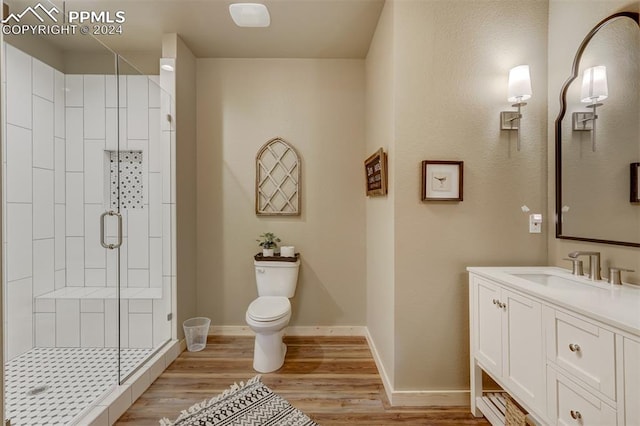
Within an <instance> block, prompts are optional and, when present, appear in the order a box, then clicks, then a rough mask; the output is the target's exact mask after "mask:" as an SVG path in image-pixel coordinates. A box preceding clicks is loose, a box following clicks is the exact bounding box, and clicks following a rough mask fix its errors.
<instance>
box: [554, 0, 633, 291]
mask: <svg viewBox="0 0 640 426" xmlns="http://www.w3.org/2000/svg"><path fill="white" fill-rule="evenodd" d="M588 4H589V7H583V5H582V4H580V3H578V2H575V1H569V0H551V1H550V3H549V47H548V56H549V85H548V90H549V94H548V96H549V99H550V100H551V101H550V102H549V108H548V110H549V112H548V129H549V132H548V135H549V138H548V156H549V161H548V163H549V172H548V178H549V191H548V206H549V208H548V213H547V214H548V216H549V217H553V215H554V209H555V172H554V167H555V156H554V146H555V133H554V131H555V130H554V129H555V128H554V123H555V119H556V116H557V115H558V110H559V105H558V102H557V101H556V99H557V97H558V94H559V93H560V89H561V87H562V84H563V83H564V81H565V80H566V79H567V77H568V75H569V72H570V70H571V64H572V62H573V58H574V56H575V53H576V50H577V48H578V46H579V45H580V43H581V42H582V40H583V38H584V36H585V35H586V34H587V33H588V32H589V31H590V30H591V29H592V28H593V27H594V26H595V25H596V24H597V23H598V22H599V21H601V20H602V19H604V18H606V17H607V16H609V15H611V14H612V13H615V12H618V11H622V10H627V11H635V12H637V11H638V10H639V9H640V2H638V1H628V0H627V1H616V0H606V1H604V0H603V1H589V2H588ZM567 22H571V25H570V26H569V25H567ZM598 201H599V200H597V199H596V200H595V202H598ZM547 235H548V241H549V247H548V262H549V264H551V265H558V266H561V267H564V268H568V267H569V264H568V262H566V261H564V260H562V259H563V258H564V257H566V255H567V253H569V252H570V251H573V250H595V251H599V252H601V255H602V267H603V268H602V269H603V275H605V276H606V275H608V270H607V268H608V267H609V266H621V267H626V268H630V269H634V270H635V271H636V272H634V273H629V274H626V277H627V278H626V280H627V281H629V282H634V283H640V256H639V255H638V248H630V247H621V246H613V245H607V244H594V243H587V242H579V241H570V240H561V239H556V238H555V228H553V227H549V228H548V229H547Z"/></svg>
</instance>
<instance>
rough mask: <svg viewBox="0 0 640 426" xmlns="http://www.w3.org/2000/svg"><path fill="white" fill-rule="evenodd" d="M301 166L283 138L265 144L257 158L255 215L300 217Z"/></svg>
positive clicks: (296, 155)
mask: <svg viewBox="0 0 640 426" xmlns="http://www.w3.org/2000/svg"><path fill="white" fill-rule="evenodd" d="M300 177H301V162H300V156H299V155H298V152H297V151H296V149H295V148H294V147H293V146H291V145H289V144H288V143H287V142H285V141H284V139H282V138H273V139H271V140H270V141H268V142H267V143H265V144H264V145H263V146H262V148H260V150H259V151H258V154H257V155H256V215H258V216H299V215H300Z"/></svg>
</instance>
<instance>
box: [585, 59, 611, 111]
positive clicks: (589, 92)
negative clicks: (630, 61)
mask: <svg viewBox="0 0 640 426" xmlns="http://www.w3.org/2000/svg"><path fill="white" fill-rule="evenodd" d="M608 97H609V87H608V86H607V67H605V66H604V65H598V66H597V67H591V68H588V69H586V70H584V74H583V75H582V92H581V95H580V100H581V101H582V102H583V103H595V102H600V101H604V100H605V99H607V98H608Z"/></svg>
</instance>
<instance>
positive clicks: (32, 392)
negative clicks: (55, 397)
mask: <svg viewBox="0 0 640 426" xmlns="http://www.w3.org/2000/svg"><path fill="white" fill-rule="evenodd" d="M47 389H49V386H47V385H41V386H36V387H35V388H31V389H29V390H28V391H27V392H26V394H27V396H35V395H40V394H41V393H42V392H44V391H46V390H47Z"/></svg>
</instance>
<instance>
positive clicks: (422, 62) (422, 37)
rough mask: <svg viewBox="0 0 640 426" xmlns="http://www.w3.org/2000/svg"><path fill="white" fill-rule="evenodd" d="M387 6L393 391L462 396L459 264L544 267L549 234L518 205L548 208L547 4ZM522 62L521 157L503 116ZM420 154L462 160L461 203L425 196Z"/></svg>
mask: <svg viewBox="0 0 640 426" xmlns="http://www.w3.org/2000/svg"><path fill="white" fill-rule="evenodd" d="M389 3H390V1H388V2H387V6H386V8H389V7H390V6H389ZM392 7H393V22H394V23H395V25H393V30H392V32H393V57H394V64H395V66H394V70H393V85H394V89H393V98H394V108H393V114H394V118H393V120H394V123H393V128H394V135H393V136H392V139H393V140H394V145H393V146H394V148H393V149H394V159H393V161H392V163H393V167H394V169H395V171H394V173H393V174H392V181H393V184H392V189H391V190H392V191H395V192H394V194H393V198H392V199H391V200H392V201H391V202H392V203H393V205H394V212H393V216H392V219H391V220H393V222H394V231H393V238H394V240H395V241H394V246H395V253H394V259H395V262H394V263H395V265H394V269H395V270H394V293H395V294H394V299H395V302H394V305H395V306H394V313H393V316H394V321H395V324H394V329H395V330H394V339H395V342H394V351H395V353H394V356H393V358H392V361H391V362H393V366H392V368H393V369H394V381H393V384H394V388H395V390H464V389H468V387H469V383H468V356H469V351H468V325H467V324H468V313H467V312H468V302H467V298H468V296H467V295H468V291H467V274H466V272H465V267H466V266H468V265H498V264H501V265H523V264H526V265H536V264H544V262H545V260H546V252H545V248H546V237H545V234H529V233H528V225H527V221H528V217H527V215H525V214H523V213H522V212H521V210H520V206H522V205H523V204H526V205H528V206H529V207H530V208H531V209H532V211H534V212H545V211H546V202H547V200H546V184H547V180H546V159H547V157H546V149H547V147H546V143H545V141H546V139H547V135H546V128H545V121H544V120H545V117H546V107H547V98H546V83H547V82H546V30H547V27H546V24H547V3H546V2H503V1H483V2H477V1H455V2H451V1H422V0H418V1H409V0H403V1H395V2H393V6H392ZM523 17H526V19H523ZM381 22H384V21H381ZM381 28H382V30H383V31H384V27H381ZM378 30H379V31H380V30H381V29H380V28H379V29H378ZM387 31H388V30H387ZM378 35H379V34H377V36H378ZM375 53H376V50H372V51H371V53H370V54H375ZM370 59H371V58H370ZM522 63H527V64H529V65H530V66H531V74H532V85H533V90H534V97H533V98H532V99H531V100H530V101H529V105H528V106H527V107H526V108H525V111H524V113H525V118H524V120H523V123H522V127H523V129H522V150H521V151H519V152H518V151H516V147H515V135H513V134H509V133H508V132H505V131H500V130H499V125H498V117H499V112H500V111H501V110H506V109H511V107H510V105H509V103H508V102H507V101H506V97H507V94H506V91H507V75H508V71H509V69H510V68H512V67H514V66H516V65H519V64H522ZM378 67H382V65H379V66H378ZM368 72H369V69H368ZM384 101H385V100H384V99H383V98H381V99H380V100H379V101H377V102H384ZM371 102H376V101H375V100H371ZM377 108H382V106H380V105H377V106H376V105H373V106H371V108H370V111H373V113H375V111H376V110H377ZM371 118H372V117H368V119H369V120H371ZM427 159H430V160H463V161H464V162H465V167H464V180H465V184H464V201H463V202H460V203H455V202H453V203H452V202H439V203H438V202H421V201H420V191H421V186H420V175H421V168H420V162H421V160H427ZM370 202H371V201H370ZM388 202H389V201H388ZM373 211H374V210H373V209H372V208H369V209H368V210H367V212H368V213H369V212H373ZM386 220H388V218H386ZM547 224H548V222H545V226H547ZM368 277H369V280H368V285H369V289H370V291H376V288H377V284H376V283H375V282H372V279H371V278H370V275H368ZM369 308H370V307H369ZM374 339H375V337H374ZM376 344H377V342H376Z"/></svg>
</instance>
